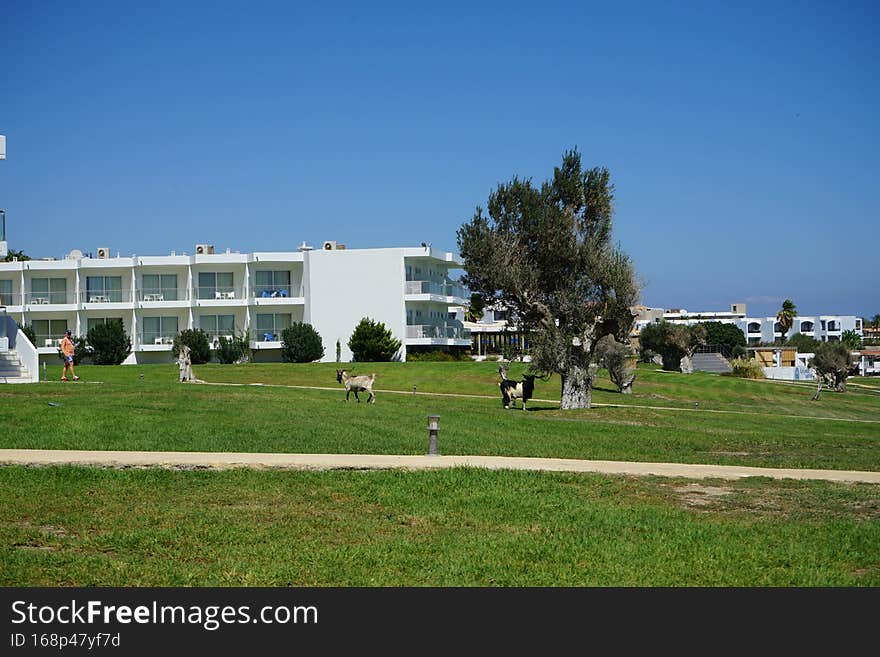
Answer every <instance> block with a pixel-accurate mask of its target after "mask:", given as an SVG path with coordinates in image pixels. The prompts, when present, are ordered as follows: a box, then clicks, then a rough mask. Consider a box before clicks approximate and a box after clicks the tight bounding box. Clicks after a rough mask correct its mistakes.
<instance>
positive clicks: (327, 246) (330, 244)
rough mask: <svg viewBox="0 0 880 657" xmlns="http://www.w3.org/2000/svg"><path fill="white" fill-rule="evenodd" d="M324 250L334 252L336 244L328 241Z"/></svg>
mask: <svg viewBox="0 0 880 657" xmlns="http://www.w3.org/2000/svg"><path fill="white" fill-rule="evenodd" d="M323 248H324V250H325V251H332V250H333V249H335V248H336V242H333V241H330V240H328V241H326V242H324V247H323Z"/></svg>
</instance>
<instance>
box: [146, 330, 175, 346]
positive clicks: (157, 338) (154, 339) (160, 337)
mask: <svg viewBox="0 0 880 657" xmlns="http://www.w3.org/2000/svg"><path fill="white" fill-rule="evenodd" d="M175 336H176V334H174V335H170V334H167V333H155V332H151V331H148V332H145V333H142V334H141V344H146V345H172V344H174V338H175Z"/></svg>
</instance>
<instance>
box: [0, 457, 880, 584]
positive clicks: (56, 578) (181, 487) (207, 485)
mask: <svg viewBox="0 0 880 657" xmlns="http://www.w3.org/2000/svg"><path fill="white" fill-rule="evenodd" d="M878 520H880V499H878V494H877V490H876V487H872V486H868V485H848V486H845V485H840V484H830V483H821V482H794V481H788V482H778V481H769V480H764V479H747V480H739V481H736V482H733V483H730V482H700V483H699V484H695V483H693V482H688V481H682V480H674V479H659V478H657V479H655V478H644V479H639V478H629V477H606V476H600V475H569V474H558V473H557V474H546V473H545V474H540V473H531V472H513V471H501V472H499V471H481V470H475V469H450V470H444V471H436V472H411V473H402V472H391V471H371V472H355V471H344V472H279V471H265V472H257V471H250V470H233V471H209V472H203V471H202V472H200V471H195V472H193V471H189V472H181V471H173V470H160V469H151V470H123V471H120V470H102V469H90V468H68V467H62V468H56V467H51V468H18V467H6V468H0V563H2V564H3V567H2V568H0V585H6V586H24V585H37V586H68V585H71V586H72V585H77V586H90V585H98V586H103V585H118V586H202V585H205V586H878V585H880V522H878Z"/></svg>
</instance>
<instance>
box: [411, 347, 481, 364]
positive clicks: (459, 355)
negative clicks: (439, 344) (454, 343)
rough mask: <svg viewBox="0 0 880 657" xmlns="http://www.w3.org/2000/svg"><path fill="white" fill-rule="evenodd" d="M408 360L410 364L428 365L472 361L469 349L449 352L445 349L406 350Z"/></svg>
mask: <svg viewBox="0 0 880 657" xmlns="http://www.w3.org/2000/svg"><path fill="white" fill-rule="evenodd" d="M406 360H407V361H409V362H427V363H447V362H449V363H452V362H461V361H470V360H471V353H470V351H469V350H467V349H455V350H453V351H447V350H445V349H426V350H424V351H419V350H416V351H412V350H410V349H407V350H406Z"/></svg>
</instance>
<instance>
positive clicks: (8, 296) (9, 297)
mask: <svg viewBox="0 0 880 657" xmlns="http://www.w3.org/2000/svg"><path fill="white" fill-rule="evenodd" d="M20 305H21V294H20V293H18V292H0V306H20Z"/></svg>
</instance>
